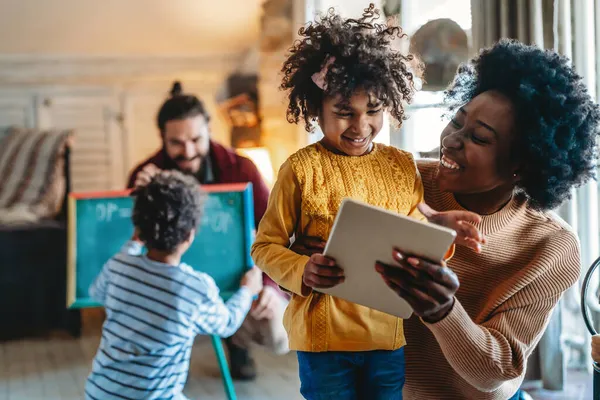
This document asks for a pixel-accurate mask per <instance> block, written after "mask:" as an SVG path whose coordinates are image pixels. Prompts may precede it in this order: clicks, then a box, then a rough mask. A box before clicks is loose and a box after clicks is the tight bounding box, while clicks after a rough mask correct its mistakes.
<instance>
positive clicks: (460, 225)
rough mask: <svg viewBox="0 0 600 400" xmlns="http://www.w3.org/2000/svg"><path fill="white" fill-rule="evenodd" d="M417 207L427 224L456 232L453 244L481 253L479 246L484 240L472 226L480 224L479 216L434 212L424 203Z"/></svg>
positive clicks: (454, 211) (454, 212)
mask: <svg viewBox="0 0 600 400" xmlns="http://www.w3.org/2000/svg"><path fill="white" fill-rule="evenodd" d="M417 207H418V208H419V211H421V213H422V214H423V215H424V216H425V218H427V220H428V221H429V222H431V223H434V224H436V225H441V226H445V227H446V228H450V229H452V230H454V231H456V239H455V240H454V243H455V244H458V245H462V246H466V247H469V248H471V249H473V250H475V251H476V252H477V253H481V246H482V245H483V244H485V238H484V237H483V235H482V234H481V232H479V230H478V229H477V228H476V227H475V226H474V224H478V223H480V222H481V217H480V216H479V215H477V214H475V213H473V212H471V211H460V210H453V211H442V212H440V211H435V210H434V209H432V208H431V207H429V206H428V205H427V204H425V203H420V204H419V205H418V206H417Z"/></svg>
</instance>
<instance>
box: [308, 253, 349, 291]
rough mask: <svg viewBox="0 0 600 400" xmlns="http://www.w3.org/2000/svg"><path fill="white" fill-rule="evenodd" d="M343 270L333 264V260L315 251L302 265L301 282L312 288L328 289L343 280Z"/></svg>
mask: <svg viewBox="0 0 600 400" xmlns="http://www.w3.org/2000/svg"><path fill="white" fill-rule="evenodd" d="M344 279H345V278H344V271H343V270H342V269H341V268H340V267H338V266H337V265H336V264H335V260H333V259H331V258H329V257H325V256H324V255H323V254H320V253H315V254H313V255H312V256H310V260H308V262H307V263H306V266H305V267H304V274H303V275H302V283H304V285H305V286H307V287H309V288H313V289H329V288H332V287H334V286H337V285H339V284H340V283H342V282H344Z"/></svg>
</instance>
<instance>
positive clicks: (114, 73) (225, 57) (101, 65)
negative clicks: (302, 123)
mask: <svg viewBox="0 0 600 400" xmlns="http://www.w3.org/2000/svg"><path fill="white" fill-rule="evenodd" d="M244 55H245V53H244V52H239V53H222V54H218V55H213V54H207V55H198V56H119V55H112V56H111V55H106V56H68V55H67V56H45V55H21V54H19V55H0V84H15V85H21V84H44V83H63V82H64V83H67V82H86V83H89V82H104V83H106V82H115V83H117V82H119V83H124V82H133V83H135V82H140V81H141V82H143V81H157V80H164V79H167V78H168V79H173V77H177V78H180V79H182V80H183V79H189V80H196V81H202V82H206V83H209V84H210V83H218V82H217V81H221V80H222V79H223V77H224V76H226V75H228V74H229V73H231V72H233V71H235V70H236V69H238V68H239V67H240V66H241V64H242V63H243V59H244Z"/></svg>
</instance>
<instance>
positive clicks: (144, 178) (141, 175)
mask: <svg viewBox="0 0 600 400" xmlns="http://www.w3.org/2000/svg"><path fill="white" fill-rule="evenodd" d="M159 172H160V169H159V168H158V167H157V166H156V165H154V164H148V165H146V166H145V167H144V168H142V170H141V171H140V172H138V173H137V175H136V176H135V183H134V185H133V187H134V189H139V188H140V187H143V186H146V185H147V184H149V183H150V181H151V180H152V178H154V177H155V176H156V175H157V174H158V173H159Z"/></svg>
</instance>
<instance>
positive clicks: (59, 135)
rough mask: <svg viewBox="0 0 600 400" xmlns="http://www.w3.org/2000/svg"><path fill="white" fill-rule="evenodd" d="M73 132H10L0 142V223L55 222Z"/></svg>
mask: <svg viewBox="0 0 600 400" xmlns="http://www.w3.org/2000/svg"><path fill="white" fill-rule="evenodd" d="M71 137H72V132H71V131H64V130H48V131H39V130H30V129H22V128H11V129H10V132H9V133H8V134H7V135H5V136H4V137H3V138H2V139H0V182H1V184H0V223H4V224H7V223H10V224H13V223H21V222H35V221H37V220H39V219H42V218H53V217H55V216H56V215H57V214H58V213H59V212H60V209H61V206H62V202H63V199H64V196H65V191H66V177H65V176H64V163H65V157H64V156H65V151H66V148H67V146H68V145H69V143H70V138H71Z"/></svg>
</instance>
